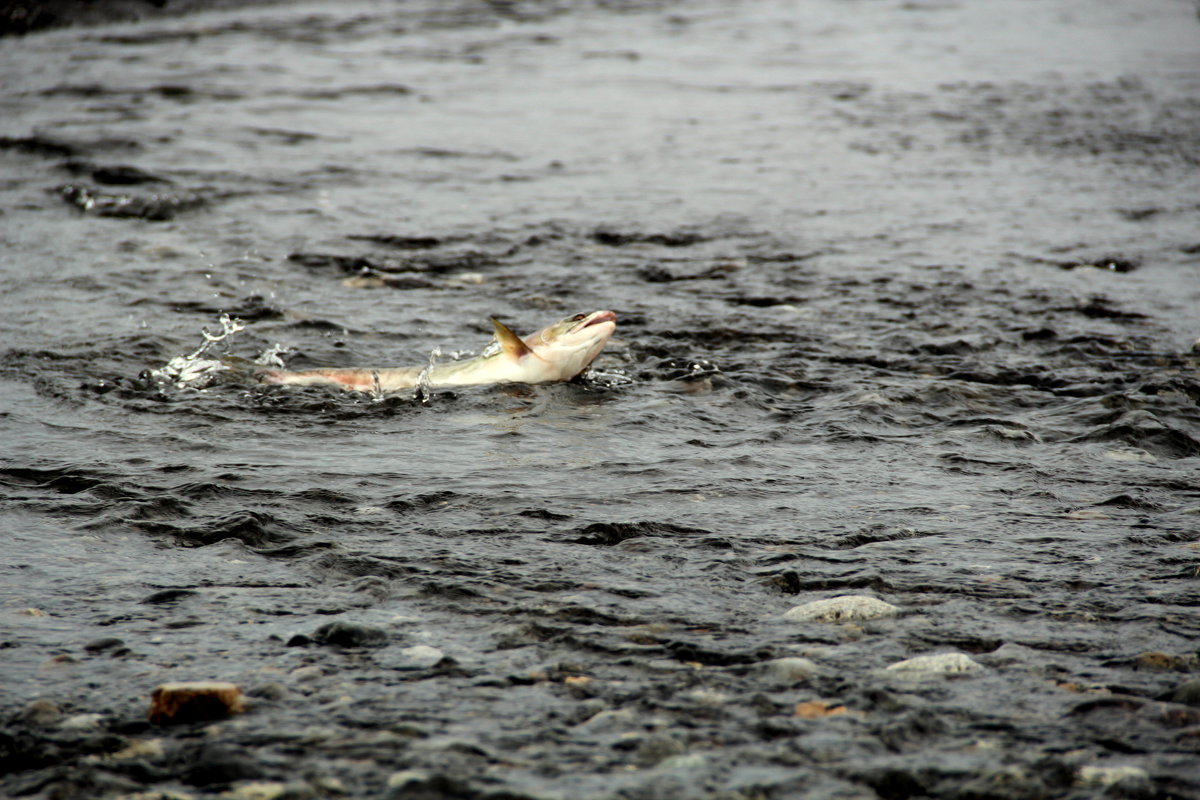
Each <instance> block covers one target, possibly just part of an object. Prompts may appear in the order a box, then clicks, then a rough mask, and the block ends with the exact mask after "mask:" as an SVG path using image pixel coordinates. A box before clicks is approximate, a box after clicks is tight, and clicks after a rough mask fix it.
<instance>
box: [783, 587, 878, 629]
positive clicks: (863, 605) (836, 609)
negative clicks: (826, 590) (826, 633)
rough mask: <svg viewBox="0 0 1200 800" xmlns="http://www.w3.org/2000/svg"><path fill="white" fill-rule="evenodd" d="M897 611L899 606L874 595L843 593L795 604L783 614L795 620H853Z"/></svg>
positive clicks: (873, 617) (786, 617)
mask: <svg viewBox="0 0 1200 800" xmlns="http://www.w3.org/2000/svg"><path fill="white" fill-rule="evenodd" d="M898 613H900V609H899V608H897V607H896V606H894V605H892V604H891V603H885V602H884V601H882V600H878V599H876V598H874V597H869V596H867V595H862V594H844V595H840V596H838V597H830V598H828V599H826V600H815V601H813V602H811V603H805V604H804V605H800V606H796V607H795V608H793V609H791V610H789V611H786V612H784V614H783V616H784V619H790V620H793V621H795V622H853V621H857V620H866V619H878V618H880V617H894V616H895V615H896V614H898Z"/></svg>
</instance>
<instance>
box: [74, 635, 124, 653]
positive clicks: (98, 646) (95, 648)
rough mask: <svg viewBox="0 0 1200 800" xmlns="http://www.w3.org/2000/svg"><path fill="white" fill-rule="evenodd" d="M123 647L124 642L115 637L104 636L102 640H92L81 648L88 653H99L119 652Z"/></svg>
mask: <svg viewBox="0 0 1200 800" xmlns="http://www.w3.org/2000/svg"><path fill="white" fill-rule="evenodd" d="M124 646H125V642H124V641H122V640H121V639H118V638H116V637H115V636H106V637H104V638H102V639H93V640H92V641H90V642H88V643H87V644H85V645H84V646H83V649H84V650H86V651H87V652H89V653H101V652H104V651H105V650H119V649H121V648H123V647H124Z"/></svg>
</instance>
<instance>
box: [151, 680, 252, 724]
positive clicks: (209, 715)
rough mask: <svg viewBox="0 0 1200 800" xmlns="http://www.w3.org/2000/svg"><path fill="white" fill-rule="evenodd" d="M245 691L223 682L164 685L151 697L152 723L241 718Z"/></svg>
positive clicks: (152, 693)
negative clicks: (229, 717)
mask: <svg viewBox="0 0 1200 800" xmlns="http://www.w3.org/2000/svg"><path fill="white" fill-rule="evenodd" d="M242 702H243V701H242V690H241V689H239V688H238V687H237V685H236V684H232V683H222V682H220V681H192V682H188V683H164V684H162V685H161V686H159V687H158V688H156V689H155V690H154V691H153V692H151V693H150V713H149V717H150V721H151V722H152V723H154V724H155V725H167V724H171V723H179V722H198V721H201V720H211V719H224V718H225V717H228V716H230V715H233V714H240V713H241V711H242V708H243V705H242Z"/></svg>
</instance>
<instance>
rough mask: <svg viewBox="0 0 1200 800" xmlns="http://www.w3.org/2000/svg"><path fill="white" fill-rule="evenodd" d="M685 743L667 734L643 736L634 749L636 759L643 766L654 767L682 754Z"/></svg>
mask: <svg viewBox="0 0 1200 800" xmlns="http://www.w3.org/2000/svg"><path fill="white" fill-rule="evenodd" d="M683 751H684V747H683V743H682V742H679V741H677V740H676V739H673V738H671V737H670V736H667V735H665V734H653V735H650V736H646V737H643V738H641V739H640V740H639V741H638V744H637V749H636V750H635V751H634V760H635V761H636V762H637V763H638V764H639V765H640V766H643V767H653V766H655V765H657V764H659V763H661V762H662V761H664V760H666V759H668V758H672V757H675V756H679V755H682V754H683Z"/></svg>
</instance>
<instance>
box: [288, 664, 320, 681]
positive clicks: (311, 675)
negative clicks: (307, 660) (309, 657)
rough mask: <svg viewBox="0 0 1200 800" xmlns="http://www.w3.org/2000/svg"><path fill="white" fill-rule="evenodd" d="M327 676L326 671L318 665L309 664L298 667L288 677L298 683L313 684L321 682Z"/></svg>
mask: <svg viewBox="0 0 1200 800" xmlns="http://www.w3.org/2000/svg"><path fill="white" fill-rule="evenodd" d="M324 675H325V670H323V669H321V668H320V667H318V666H317V665H316V664H309V665H308V666H304V667H296V668H295V669H294V670H292V671H291V672H290V673H288V676H289V677H290V678H291V679H292V680H294V681H295V682H296V683H312V682H313V681H316V680H319V679H320V678H321V677H323V676H324Z"/></svg>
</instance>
